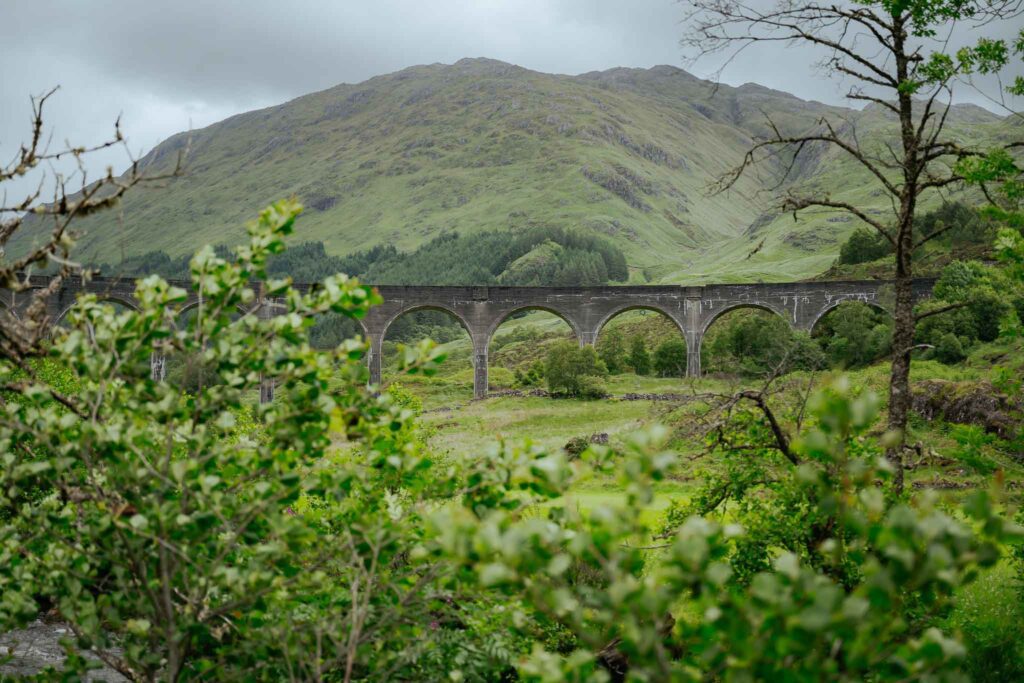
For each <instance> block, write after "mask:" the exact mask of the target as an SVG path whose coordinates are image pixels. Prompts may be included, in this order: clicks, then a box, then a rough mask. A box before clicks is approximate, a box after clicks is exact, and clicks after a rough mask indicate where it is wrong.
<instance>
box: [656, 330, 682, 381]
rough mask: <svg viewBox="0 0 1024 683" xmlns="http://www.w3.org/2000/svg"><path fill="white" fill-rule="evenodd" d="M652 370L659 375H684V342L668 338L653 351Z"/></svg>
mask: <svg viewBox="0 0 1024 683" xmlns="http://www.w3.org/2000/svg"><path fill="white" fill-rule="evenodd" d="M654 371H655V373H657V374H658V376H659V377H685V376H686V342H684V341H683V340H682V339H668V340H666V341H664V342H662V343H661V344H659V345H658V348H657V349H655V351H654Z"/></svg>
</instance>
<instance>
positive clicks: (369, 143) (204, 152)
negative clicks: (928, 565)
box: [15, 59, 1007, 283]
mask: <svg viewBox="0 0 1024 683" xmlns="http://www.w3.org/2000/svg"><path fill="white" fill-rule="evenodd" d="M766 115H767V116H770V117H771V118H772V119H773V120H774V121H775V122H776V123H777V124H778V125H779V126H780V127H781V129H782V130H783V131H784V132H792V133H797V132H800V131H805V130H808V129H810V128H812V127H814V126H815V125H817V124H818V122H819V120H820V118H821V117H822V116H825V115H827V116H829V117H830V118H831V119H833V120H836V121H838V120H840V117H846V118H847V119H849V121H850V123H849V124H846V125H851V126H852V125H856V127H857V132H858V135H859V136H860V137H861V138H862V139H871V138H872V137H876V138H877V137H878V136H879V134H880V133H882V132H883V131H884V130H885V129H886V127H888V126H890V125H891V124H890V123H889V122H887V121H886V120H885V118H884V117H883V116H882V115H880V114H878V113H875V112H872V111H866V112H854V111H852V110H843V109H839V108H836V107H829V106H826V105H823V104H821V103H817V102H806V101H803V100H800V99H798V98H796V97H793V96H791V95H788V94H785V93H781V92H777V91H773V90H769V89H767V88H764V87H761V86H757V85H752V84H748V85H745V86H742V87H739V88H732V87H728V86H720V87H719V88H718V89H717V90H716V89H714V88H713V87H712V84H710V83H708V82H707V81H702V80H700V79H697V78H695V77H694V76H692V75H690V74H688V73H686V72H685V71H682V70H681V69H677V68H674V67H670V66H660V67H655V68H652V69H648V70H641V69H612V70H609V71H604V72H596V73H588V74H583V75H580V76H561V75H549V74H542V73H537V72H533V71H529V70H527V69H523V68H520V67H517V66H512V65H509V64H505V63H502V62H496V61H493V60H486V59H466V60H461V61H459V62H457V63H456V64H453V65H439V64H436V65H429V66H418V67H413V68H409V69H405V70H403V71H400V72H398V73H394V74H390V75H386V76H380V77H377V78H373V79H370V80H368V81H366V82H364V83H360V84H358V85H339V86H337V87H334V88H331V89H329V90H325V91H322V92H318V93H313V94H310V95H306V96H304V97H300V98H298V99H295V100H293V101H291V102H287V103H285V104H282V105H279V106H275V107H270V108H268V109H263V110H259V111H253V112H248V113H245V114H241V115H238V116H234V117H231V118H229V119H227V120H225V121H222V122H220V123H217V124H214V125H212V126H209V127H207V128H204V129H202V130H198V131H193V132H191V133H181V134H179V135H176V136H173V137H171V138H169V139H168V140H166V141H165V142H163V143H161V144H160V145H158V146H157V147H156V148H155V149H154V150H153V151H152V152H150V153H149V154H148V155H147V156H146V157H145V158H144V160H143V164H144V165H145V166H146V167H148V168H149V169H151V170H153V171H157V170H159V169H162V168H166V167H167V165H168V164H170V163H172V161H173V159H174V158H175V156H176V153H177V152H178V151H179V150H182V149H184V148H185V147H186V145H188V146H189V149H190V152H189V156H188V164H187V165H188V170H187V174H186V175H185V176H184V177H182V178H180V179H178V180H176V181H175V182H173V183H171V184H170V185H169V186H168V187H165V188H162V189H155V190H146V191H139V192H135V193H133V194H130V196H129V197H128V198H127V199H126V201H125V202H124V205H123V208H122V212H121V215H120V216H115V215H114V214H105V215H102V216H99V217H97V218H95V219H92V220H90V221H85V222H83V223H82V224H81V225H80V227H83V228H84V229H85V230H86V235H85V236H84V238H83V239H82V240H81V242H80V251H79V254H81V255H82V257H83V258H85V259H86V260H87V261H90V262H94V263H117V262H119V261H120V260H121V259H122V258H124V257H130V256H137V255H140V254H144V253H147V252H151V251H157V250H160V251H164V252H166V253H168V254H169V255H171V256H178V255H182V254H185V253H191V252H192V251H194V249H195V248H196V247H197V246H199V245H200V244H202V243H214V244H218V243H221V244H235V243H238V242H240V241H241V240H242V238H243V233H242V230H241V228H240V227H239V226H241V225H243V224H244V221H245V220H246V219H247V218H248V217H249V216H251V214H252V211H253V207H258V206H263V205H265V204H266V203H268V202H269V201H271V200H274V199H278V198H280V197H284V196H288V195H292V194H295V195H297V196H298V197H299V198H300V199H301V200H302V201H303V203H304V204H305V205H306V207H307V210H306V214H305V215H304V216H303V218H302V220H301V221H300V223H299V229H298V234H297V236H296V240H297V241H309V240H316V241H322V242H324V244H325V245H326V248H327V251H328V252H329V253H331V254H333V255H339V256H343V255H347V254H350V253H353V252H356V251H361V250H366V249H369V248H371V247H374V246H377V245H393V246H394V247H397V248H398V249H399V250H402V251H409V250H412V249H414V248H416V247H418V246H420V245H422V244H424V243H426V242H429V241H430V240H432V239H434V238H436V237H438V236H439V235H441V234H443V233H446V232H452V231H457V232H459V233H461V234H471V233H478V232H484V231H495V230H512V231H525V230H527V229H529V228H532V227H536V226H544V227H550V228H568V229H574V230H578V231H583V232H586V233H590V234H593V235H599V236H602V237H604V238H607V239H608V240H610V241H611V242H612V243H614V244H615V245H616V246H617V247H618V248H619V249H621V250H622V251H623V252H624V254H625V256H626V259H627V262H628V265H629V268H630V280H631V281H633V282H686V283H700V282H707V281H744V280H759V279H763V280H785V279H796V278H804V277H810V276H814V275H816V274H818V273H821V272H822V271H824V270H826V269H827V268H828V267H829V266H830V265H831V263H832V261H833V260H834V258H835V256H836V253H837V252H838V245H839V243H840V242H841V241H842V240H843V239H845V237H846V236H847V235H848V234H849V233H850V232H851V231H852V230H853V229H854V228H855V227H856V223H855V222H854V221H852V220H850V219H849V218H848V217H846V216H843V215H841V214H836V213H826V212H818V213H814V212H809V213H808V214H807V215H805V216H803V217H802V218H801V219H800V220H799V221H796V222H794V220H793V218H792V216H780V215H777V214H775V213H773V210H772V206H773V196H774V195H773V191H772V190H769V188H774V186H775V185H777V181H778V179H779V178H778V174H779V173H780V172H781V163H780V165H778V166H776V167H769V166H762V167H760V168H759V169H758V171H757V173H756V174H751V175H750V176H749V177H746V178H744V179H743V180H742V181H741V182H740V183H739V184H738V185H737V187H736V188H735V189H734V190H733V191H731V192H730V193H728V194H726V195H719V196H709V195H708V193H707V188H708V183H709V182H710V181H711V180H712V179H713V178H714V177H715V176H716V175H718V174H720V173H721V172H722V171H724V170H725V169H726V168H728V167H730V166H731V165H733V164H735V163H737V162H738V160H739V159H740V158H741V155H742V153H743V152H744V151H745V150H746V149H747V147H748V146H749V145H750V143H751V141H752V139H753V138H755V137H756V136H758V135H760V134H763V133H764V132H765V131H766ZM951 121H952V123H951V124H950V126H951V128H952V132H953V134H954V135H956V136H958V137H961V138H962V139H969V140H988V139H994V138H997V137H1000V136H1001V134H1002V132H1003V131H1004V130H1005V129H1006V127H1007V124H1006V123H1004V122H1003V121H1002V120H1001V119H1000V118H999V117H996V116H995V115H992V114H989V113H988V112H985V111H984V110H981V109H979V108H977V107H957V108H956V109H955V111H954V113H953V115H952V116H951ZM792 182H796V183H801V184H808V185H814V186H817V187H819V188H821V189H824V190H828V191H831V192H832V194H833V195H834V196H835V197H836V198H842V199H854V200H856V201H857V202H859V203H861V204H862V205H863V204H865V203H866V204H867V205H868V206H869V207H873V209H872V210H873V211H875V212H884V211H886V210H887V208H888V200H887V199H886V198H885V197H882V196H880V195H878V196H876V195H874V194H873V191H874V187H875V186H873V185H869V183H868V180H867V177H866V176H865V174H864V173H862V172H861V171H860V169H859V168H857V167H856V166H855V165H854V164H853V163H851V162H850V161H849V160H848V159H844V158H842V157H840V156H837V154H836V153H835V152H834V151H831V150H828V149H824V148H823V149H819V150H812V153H811V154H809V155H808V157H807V159H806V160H805V161H804V162H803V163H802V164H801V165H800V167H799V168H797V169H796V173H795V175H794V177H793V179H792ZM923 208H928V206H927V204H926V205H925V207H923ZM16 248H17V247H16V246H15V249H16ZM520 265H522V266H524V267H525V266H526V265H528V264H526V263H524V264H520Z"/></svg>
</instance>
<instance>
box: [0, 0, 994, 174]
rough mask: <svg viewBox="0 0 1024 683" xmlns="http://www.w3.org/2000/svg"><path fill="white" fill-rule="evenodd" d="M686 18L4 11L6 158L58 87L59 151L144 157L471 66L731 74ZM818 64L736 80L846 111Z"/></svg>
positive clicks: (297, 2) (210, 8) (551, 0)
mask: <svg viewBox="0 0 1024 683" xmlns="http://www.w3.org/2000/svg"><path fill="white" fill-rule="evenodd" d="M682 16H683V8H682V7H681V6H680V5H678V4H677V3H676V2H674V0H429V1H424V0H287V1H284V0H172V1H165V0H2V2H0V45H2V48H0V49H2V52H0V105H2V106H0V154H2V155H3V159H4V161H6V160H7V159H8V158H10V156H11V155H13V153H14V152H15V151H16V149H17V145H18V144H19V143H20V142H21V141H22V140H23V139H24V138H25V136H26V134H27V131H28V123H29V113H30V108H29V96H30V95H32V94H38V93H40V92H42V91H44V90H46V89H48V88H51V87H53V86H54V85H60V86H61V90H60V92H59V93H58V95H57V96H56V97H55V99H54V100H53V101H52V106H51V109H50V111H49V114H50V115H49V116H48V117H47V118H48V121H49V122H50V123H51V124H53V129H54V133H55V138H56V140H64V139H69V140H71V141H73V142H74V143H75V144H91V143H96V142H99V141H101V140H102V139H103V138H104V136H105V135H107V134H108V133H109V131H110V130H111V129H112V123H113V121H114V120H115V119H116V118H117V116H118V115H119V114H121V115H122V127H123V129H124V131H125V132H126V134H127V135H128V136H129V141H130V144H131V148H132V149H133V150H135V151H136V152H138V153H142V152H145V151H148V150H149V149H150V148H152V147H153V146H154V145H155V144H157V143H158V142H160V141H161V140H163V139H164V138H166V137H167V136H169V135H171V134H173V133H175V132H178V131H181V130H186V129H189V128H201V127H203V126H206V125H208V124H210V123H214V122H216V121H219V120H221V119H223V118H225V117H226V116H229V115H231V114H235V113H238V112H242V111H247V110H250V109H254V108H257V107H262V106H267V105H270V104H276V103H279V102H283V101H286V100H288V99H291V98H293V97H296V96H298V95H302V94H305V93H308V92H311V91H314V90H319V89H323V88H327V87H330V86H333V85H336V84H338V83H343V82H347V83H354V82H359V81H362V80H365V79H367V78H370V77H372V76H375V75H378V74H382V73H389V72H392V71H396V70H398V69H402V68H404V67H407V66H411V65H414V64H424V63H433V62H444V63H451V62H455V61H457V60H459V59H461V58H463V57H492V58H495V59H501V60H504V61H508V62H512V63H515V64H519V65H521V66H525V67H527V68H531V69H536V70H538V71H546V72H555V73H569V74H576V73H581V72H584V71H590V70H595V69H607V68H610V67H614V66H636V67H650V66H654V65H656V64H673V65H677V66H682V67H684V68H688V69H689V70H690V71H692V72H693V73H696V74H697V75H701V76H707V75H709V74H711V73H712V72H714V71H715V70H716V69H717V66H718V65H717V64H715V63H713V62H699V63H697V64H696V65H690V64H688V63H687V62H686V60H685V55H684V54H683V53H682V51H681V48H680V47H679V43H678V41H679V38H680V36H681V35H682V32H683V28H684V27H683V26H682V25H681V23H680V21H681V19H682ZM1010 28H1012V27H1010ZM811 61H813V60H809V59H808V56H807V53H806V51H804V50H802V49H786V48H784V47H782V46H780V45H771V46H768V47H766V48H763V49H761V50H759V51H753V50H751V51H748V52H746V53H745V54H744V55H743V56H742V58H741V59H738V60H736V61H735V62H733V63H732V64H731V65H730V66H729V67H728V68H727V69H726V70H725V71H724V73H722V77H721V79H722V81H724V82H726V83H730V84H741V83H746V82H750V81H753V82H757V83H761V84H763V85H766V86H769V87H772V88H777V89H780V90H785V91H788V92H792V93H793V94H795V95H798V96H800V97H803V98H808V99H818V100H822V101H825V102H830V103H837V104H838V103H842V102H843V101H842V94H843V92H844V91H843V90H842V86H841V85H838V84H836V83H835V82H833V81H828V80H826V79H824V78H821V77H819V76H817V75H816V74H815V73H814V71H813V68H812V66H811V63H810V62H811ZM959 97H960V99H962V100H964V101H978V100H979V98H978V97H977V96H976V95H974V94H972V93H970V92H967V91H962V92H961V93H960V94H959ZM979 103H982V102H980V101H979ZM108 163H112V164H113V165H114V166H115V168H117V169H118V170H120V169H122V168H123V167H124V165H125V159H124V155H123V154H121V153H116V154H107V155H106V156H103V157H101V158H95V159H93V161H92V164H93V168H94V171H95V172H98V171H100V170H101V169H102V167H103V166H105V165H106V164H108Z"/></svg>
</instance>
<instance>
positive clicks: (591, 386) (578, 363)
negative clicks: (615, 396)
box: [544, 341, 608, 398]
mask: <svg viewBox="0 0 1024 683" xmlns="http://www.w3.org/2000/svg"><path fill="white" fill-rule="evenodd" d="M607 374H608V369H607V368H605V366H604V363H603V362H601V359H600V358H598V357H597V351H595V350H594V347H593V346H583V347H580V346H579V345H577V344H575V343H574V342H571V341H563V342H559V343H557V344H554V345H553V346H552V347H551V349H550V350H549V351H548V355H547V360H546V362H545V364H544V376H545V377H546V378H547V382H548V391H550V392H551V393H552V394H564V395H567V396H577V397H586V398H596V397H598V396H603V395H604V393H605V392H604V388H603V385H602V384H601V383H600V379H601V378H602V377H604V376H605V375H607Z"/></svg>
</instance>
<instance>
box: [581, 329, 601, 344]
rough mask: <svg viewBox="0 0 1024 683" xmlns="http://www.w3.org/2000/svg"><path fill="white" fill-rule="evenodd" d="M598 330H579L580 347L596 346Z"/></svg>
mask: <svg viewBox="0 0 1024 683" xmlns="http://www.w3.org/2000/svg"><path fill="white" fill-rule="evenodd" d="M599 331H600V330H593V331H591V332H580V348H583V347H584V346H597V335H598V332H599Z"/></svg>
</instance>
